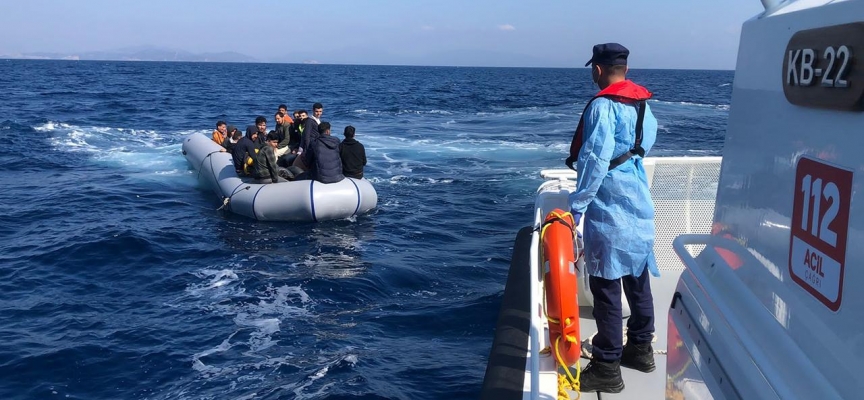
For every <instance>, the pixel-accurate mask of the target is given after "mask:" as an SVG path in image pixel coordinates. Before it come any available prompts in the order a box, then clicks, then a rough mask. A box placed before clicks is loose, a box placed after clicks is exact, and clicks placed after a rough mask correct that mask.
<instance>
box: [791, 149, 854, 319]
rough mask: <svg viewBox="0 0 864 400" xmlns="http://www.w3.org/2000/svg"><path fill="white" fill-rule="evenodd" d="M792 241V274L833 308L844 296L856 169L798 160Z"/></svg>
mask: <svg viewBox="0 0 864 400" xmlns="http://www.w3.org/2000/svg"><path fill="white" fill-rule="evenodd" d="M794 197H795V200H794V203H793V206H792V227H791V233H792V235H791V238H790V242H789V274H790V275H791V276H792V280H794V281H795V282H796V283H797V284H798V285H800V286H801V287H802V288H804V290H806V291H807V292H809V293H810V294H811V295H813V297H815V298H816V299H818V300H819V301H821V302H822V303H823V304H825V306H826V307H828V308H829V309H831V310H832V311H837V310H838V309H840V304H841V302H842V300H843V276H844V269H845V264H846V239H847V237H848V232H849V209H850V203H851V201H852V171H849V170H846V169H842V168H838V167H835V166H833V165H829V164H826V163H824V162H822V161H817V160H814V159H810V158H805V157H802V158H801V159H800V160H798V166H797V169H796V172H795V194H794Z"/></svg>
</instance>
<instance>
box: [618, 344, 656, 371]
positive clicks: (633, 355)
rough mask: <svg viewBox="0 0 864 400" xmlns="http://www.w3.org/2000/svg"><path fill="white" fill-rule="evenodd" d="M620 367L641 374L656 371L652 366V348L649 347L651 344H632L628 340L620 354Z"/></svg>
mask: <svg viewBox="0 0 864 400" xmlns="http://www.w3.org/2000/svg"><path fill="white" fill-rule="evenodd" d="M621 366H622V367H626V368H631V369H635V370H637V371H641V372H651V371H654V370H655V369H657V366H656V365H654V348H652V347H651V343H650V342H648V343H633V342H632V341H629V340H628V341H627V345H626V346H624V351H623V352H622V353H621Z"/></svg>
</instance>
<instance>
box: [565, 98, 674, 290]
mask: <svg viewBox="0 0 864 400" xmlns="http://www.w3.org/2000/svg"><path fill="white" fill-rule="evenodd" d="M645 107H646V110H645V119H644V122H643V139H642V147H643V148H644V149H645V153H646V154H647V153H648V151H650V150H651V146H653V145H654V142H655V141H656V139H657V120H656V119H655V118H654V115H653V114H652V113H651V109H650V108H649V107H648V105H647V104H646V105H645ZM636 118H637V108H636V105H635V103H629V104H627V103H622V102H618V101H615V100H611V99H608V98H604V97H601V98H597V99H596V100H594V102H593V103H591V105H590V106H589V108H588V109H587V110H586V111H585V116H584V131H583V135H584V136H583V137H584V141H583V144H582V147H581V150H580V151H579V156H578V158H577V171H578V174H579V175H578V184H577V188H576V191H574V192H573V193H571V194H570V197H569V200H570V208H571V211H572V212H574V213H577V212H578V213H582V214H584V216H585V219H584V229H583V234H584V240H585V265H586V268H588V273H589V274H590V275H592V276H597V277H600V278H604V279H618V278H620V277H622V276H625V275H633V276H640V275H641V274H642V272H643V271H644V268H645V267H646V266H647V268H648V270H649V271H650V272H651V275H654V276H660V272H659V271H658V270H657V262H656V261H655V259H654V203H653V201H652V200H651V193H650V191H649V187H648V178H647V176H646V175H645V168H644V166H643V165H642V158H641V157H639V156H638V155H634V156H633V157H632V158H630V159H629V160H627V161H626V162H624V163H623V164H621V165H619V166H618V167H617V168H615V169H613V170H611V171H610V170H609V162H610V160H612V159H614V158H616V157H618V156H620V155H622V154H624V153H625V152H627V151H629V150H630V149H631V148H633V146H634V143H635V140H636V133H635V132H636Z"/></svg>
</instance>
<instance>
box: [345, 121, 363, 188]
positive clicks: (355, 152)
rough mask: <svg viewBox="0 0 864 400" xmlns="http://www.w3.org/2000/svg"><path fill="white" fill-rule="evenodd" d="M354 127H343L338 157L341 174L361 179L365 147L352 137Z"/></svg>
mask: <svg viewBox="0 0 864 400" xmlns="http://www.w3.org/2000/svg"><path fill="white" fill-rule="evenodd" d="M354 134H355V129H354V127H353V126H351V125H348V126H346V127H345V140H343V141H342V143H340V144H339V158H341V159H342V174H343V175H345V176H347V177H349V178H355V179H363V166H365V165H366V149H365V148H364V147H363V144H362V143H360V142H358V141H357V140H356V139H354Z"/></svg>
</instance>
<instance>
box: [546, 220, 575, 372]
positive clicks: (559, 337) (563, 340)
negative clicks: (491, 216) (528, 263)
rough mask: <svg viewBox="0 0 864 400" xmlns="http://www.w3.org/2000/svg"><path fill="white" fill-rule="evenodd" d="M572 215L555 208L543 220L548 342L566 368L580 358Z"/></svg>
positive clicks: (559, 361)
mask: <svg viewBox="0 0 864 400" xmlns="http://www.w3.org/2000/svg"><path fill="white" fill-rule="evenodd" d="M573 225H574V224H573V216H572V215H570V213H569V212H564V211H562V210H560V209H555V210H553V211H552V212H550V213H549V214H548V215H547V216H546V219H545V220H544V222H543V228H542V230H541V234H540V237H541V240H542V241H543V270H544V271H545V272H544V275H543V281H544V288H545V290H546V297H545V300H546V318H548V320H549V344H550V345H551V346H552V352H553V355H554V356H555V359H556V361H557V362H558V363H559V364H561V365H562V367H565V368H566V367H569V366H571V365H573V364H575V363H576V361H578V360H579V356H580V354H581V344H580V342H579V300H578V297H577V295H578V294H579V293H578V292H579V285H578V281H577V278H576V258H575V256H574V252H573Z"/></svg>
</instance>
